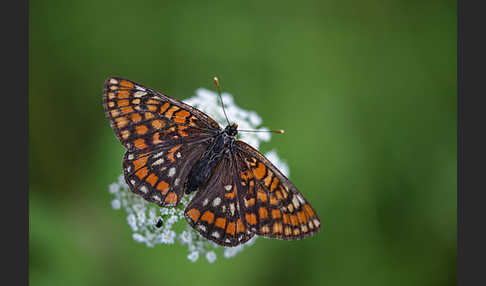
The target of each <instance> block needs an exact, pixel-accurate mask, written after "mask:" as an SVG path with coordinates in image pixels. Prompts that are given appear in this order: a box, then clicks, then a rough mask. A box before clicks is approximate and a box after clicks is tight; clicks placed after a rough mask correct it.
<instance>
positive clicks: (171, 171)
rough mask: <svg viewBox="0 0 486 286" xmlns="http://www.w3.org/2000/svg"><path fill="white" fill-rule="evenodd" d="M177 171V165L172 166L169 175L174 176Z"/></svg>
mask: <svg viewBox="0 0 486 286" xmlns="http://www.w3.org/2000/svg"><path fill="white" fill-rule="evenodd" d="M175 173H176V169H175V167H172V168H170V169H169V173H168V174H167V176H169V177H172V176H174V175H175Z"/></svg>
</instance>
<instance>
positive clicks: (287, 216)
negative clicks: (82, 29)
mask: <svg viewBox="0 0 486 286" xmlns="http://www.w3.org/2000/svg"><path fill="white" fill-rule="evenodd" d="M283 222H284V223H285V224H289V223H290V216H289V215H288V214H283Z"/></svg>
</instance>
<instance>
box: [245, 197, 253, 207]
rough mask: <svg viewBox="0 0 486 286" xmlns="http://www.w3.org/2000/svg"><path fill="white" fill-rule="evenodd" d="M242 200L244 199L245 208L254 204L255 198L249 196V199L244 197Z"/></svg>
mask: <svg viewBox="0 0 486 286" xmlns="http://www.w3.org/2000/svg"><path fill="white" fill-rule="evenodd" d="M244 200H245V207H247V208H248V207H251V206H253V205H255V198H251V199H249V200H246V199H244Z"/></svg>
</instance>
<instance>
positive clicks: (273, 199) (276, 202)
mask: <svg viewBox="0 0 486 286" xmlns="http://www.w3.org/2000/svg"><path fill="white" fill-rule="evenodd" d="M270 204H271V205H273V206H277V205H278V200H277V198H275V195H274V194H270Z"/></svg>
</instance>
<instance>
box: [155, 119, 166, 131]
mask: <svg viewBox="0 0 486 286" xmlns="http://www.w3.org/2000/svg"><path fill="white" fill-rule="evenodd" d="M152 126H153V127H154V128H155V129H161V128H162V127H164V126H165V123H164V121H162V120H160V119H155V120H154V121H152Z"/></svg>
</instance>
